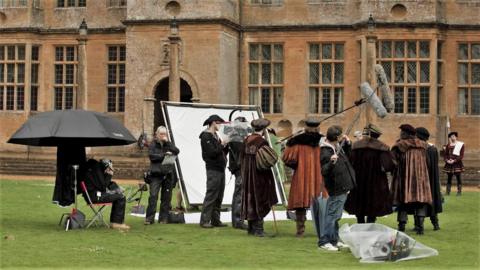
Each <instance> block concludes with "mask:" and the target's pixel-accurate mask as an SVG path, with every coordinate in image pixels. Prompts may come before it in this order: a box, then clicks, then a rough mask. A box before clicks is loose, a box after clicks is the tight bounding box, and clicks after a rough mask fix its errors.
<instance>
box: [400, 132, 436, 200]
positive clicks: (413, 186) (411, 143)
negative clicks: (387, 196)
mask: <svg viewBox="0 0 480 270" xmlns="http://www.w3.org/2000/svg"><path fill="white" fill-rule="evenodd" d="M427 147H428V144H427V143H426V142H424V141H421V140H419V139H417V138H407V139H400V140H398V141H397V142H396V143H395V145H394V146H393V147H392V154H393V159H394V162H395V164H396V169H395V171H394V174H393V181H392V195H393V204H394V205H400V204H408V203H427V204H432V192H431V190H430V181H429V178H428V168H427V160H426V149H427Z"/></svg>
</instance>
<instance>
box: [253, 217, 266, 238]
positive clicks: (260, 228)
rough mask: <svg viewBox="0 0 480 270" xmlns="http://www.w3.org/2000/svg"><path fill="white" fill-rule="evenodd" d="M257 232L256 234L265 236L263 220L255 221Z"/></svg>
mask: <svg viewBox="0 0 480 270" xmlns="http://www.w3.org/2000/svg"><path fill="white" fill-rule="evenodd" d="M254 226H255V233H254V235H255V236H257V237H264V236H265V233H264V231H263V220H262V219H259V220H256V221H255V225H254Z"/></svg>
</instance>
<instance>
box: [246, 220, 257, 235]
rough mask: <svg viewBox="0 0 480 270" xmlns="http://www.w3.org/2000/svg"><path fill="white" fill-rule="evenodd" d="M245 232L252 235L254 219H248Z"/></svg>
mask: <svg viewBox="0 0 480 270" xmlns="http://www.w3.org/2000/svg"><path fill="white" fill-rule="evenodd" d="M247 233H248V234H249V235H254V234H255V221H254V220H249V221H248V229H247Z"/></svg>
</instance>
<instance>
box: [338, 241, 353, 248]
mask: <svg viewBox="0 0 480 270" xmlns="http://www.w3.org/2000/svg"><path fill="white" fill-rule="evenodd" d="M337 248H350V246H348V245H347V244H345V243H343V242H340V241H338V242H337Z"/></svg>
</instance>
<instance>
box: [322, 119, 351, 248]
mask: <svg viewBox="0 0 480 270" xmlns="http://www.w3.org/2000/svg"><path fill="white" fill-rule="evenodd" d="M341 135H342V128H341V127H339V126H331V127H329V128H328V130H327V139H326V140H325V141H322V142H321V145H320V160H321V161H320V162H321V164H322V176H323V178H324V181H325V186H326V187H327V191H328V195H329V197H328V200H327V206H326V210H325V212H326V216H325V225H324V228H323V230H322V231H321V234H320V239H319V241H318V246H319V248H321V249H325V250H328V251H337V250H338V248H342V247H348V246H347V245H345V244H344V243H342V242H340V241H339V237H338V221H339V220H340V219H341V218H342V212H343V206H344V204H345V201H346V200H347V194H348V192H349V191H350V190H352V189H353V188H354V187H355V171H354V170H353V167H352V165H351V164H350V162H349V161H348V156H349V154H350V150H351V142H350V139H349V138H348V137H347V136H346V135H343V137H340V136H341ZM340 138H341V140H339V139H340ZM339 141H340V143H339ZM341 145H343V147H342V146H341Z"/></svg>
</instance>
